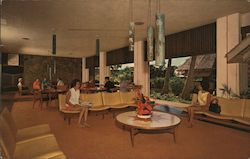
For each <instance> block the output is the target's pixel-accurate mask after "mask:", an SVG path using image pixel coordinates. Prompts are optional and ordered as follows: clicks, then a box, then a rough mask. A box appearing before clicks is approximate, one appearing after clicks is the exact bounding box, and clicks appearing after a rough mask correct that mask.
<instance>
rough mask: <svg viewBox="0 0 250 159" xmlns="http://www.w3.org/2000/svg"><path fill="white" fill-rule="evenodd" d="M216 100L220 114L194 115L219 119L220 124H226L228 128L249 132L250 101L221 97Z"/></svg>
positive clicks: (203, 112)
mask: <svg viewBox="0 0 250 159" xmlns="http://www.w3.org/2000/svg"><path fill="white" fill-rule="evenodd" d="M217 99H218V103H219V105H220V107H221V113H220V114H216V113H213V112H210V111H198V112H195V113H196V114H203V115H205V116H207V117H211V118H214V119H219V120H220V121H219V122H221V123H222V124H223V123H227V124H228V125H229V126H233V127H238V128H242V129H246V130H250V99H226V98H221V97H217ZM239 124H240V125H239Z"/></svg>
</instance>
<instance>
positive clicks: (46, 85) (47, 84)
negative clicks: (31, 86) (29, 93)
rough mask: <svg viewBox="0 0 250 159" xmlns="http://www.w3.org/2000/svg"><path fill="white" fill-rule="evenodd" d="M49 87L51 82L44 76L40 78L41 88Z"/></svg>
mask: <svg viewBox="0 0 250 159" xmlns="http://www.w3.org/2000/svg"><path fill="white" fill-rule="evenodd" d="M50 87H51V84H50V83H49V82H48V81H47V79H46V78H44V79H43V80H42V90H44V89H49V88H50Z"/></svg>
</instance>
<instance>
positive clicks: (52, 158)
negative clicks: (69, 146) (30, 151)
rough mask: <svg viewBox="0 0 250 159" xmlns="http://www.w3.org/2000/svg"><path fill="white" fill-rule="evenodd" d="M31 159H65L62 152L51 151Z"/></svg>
mask: <svg viewBox="0 0 250 159" xmlns="http://www.w3.org/2000/svg"><path fill="white" fill-rule="evenodd" d="M33 159H66V156H65V155H64V154H63V152H62V151H53V152H49V153H46V154H42V155H39V156H36V157H34V158H33Z"/></svg>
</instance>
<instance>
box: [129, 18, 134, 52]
mask: <svg viewBox="0 0 250 159" xmlns="http://www.w3.org/2000/svg"><path fill="white" fill-rule="evenodd" d="M128 35H129V39H128V42H129V51H134V43H135V23H134V22H130V23H129V31H128Z"/></svg>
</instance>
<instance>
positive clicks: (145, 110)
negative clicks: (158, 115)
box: [137, 94, 155, 115]
mask: <svg viewBox="0 0 250 159" xmlns="http://www.w3.org/2000/svg"><path fill="white" fill-rule="evenodd" d="M154 105H155V103H154V101H150V99H149V97H145V96H143V94H141V97H140V99H138V100H137V114H139V115H149V114H151V111H152V109H153V106H154Z"/></svg>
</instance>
